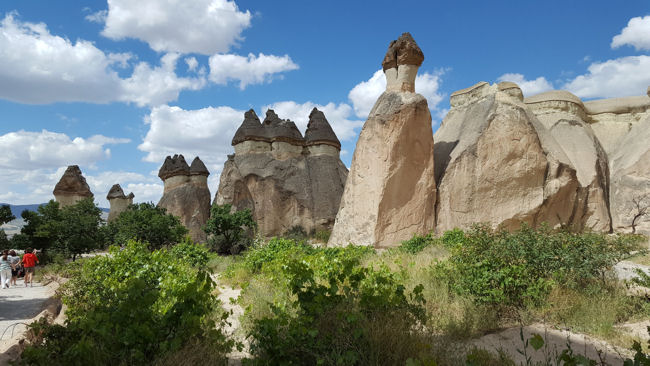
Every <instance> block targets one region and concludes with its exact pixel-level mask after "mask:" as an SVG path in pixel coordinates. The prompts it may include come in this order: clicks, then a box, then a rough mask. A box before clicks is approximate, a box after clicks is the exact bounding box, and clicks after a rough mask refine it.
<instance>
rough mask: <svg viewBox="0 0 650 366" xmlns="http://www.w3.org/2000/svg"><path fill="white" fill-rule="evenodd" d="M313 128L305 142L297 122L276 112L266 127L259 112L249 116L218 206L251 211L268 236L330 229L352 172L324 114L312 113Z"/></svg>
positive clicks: (224, 178)
mask: <svg viewBox="0 0 650 366" xmlns="http://www.w3.org/2000/svg"><path fill="white" fill-rule="evenodd" d="M258 126H261V127H258ZM309 126H310V127H308V129H307V131H306V132H305V135H306V137H307V139H304V138H303V137H302V135H301V134H300V131H299V130H298V129H297V127H296V125H295V124H294V123H293V122H291V121H287V120H282V119H280V117H278V115H277V114H276V113H275V112H274V111H272V110H269V111H267V113H266V118H265V119H264V122H263V123H262V124H260V122H259V119H258V118H257V116H256V115H255V112H253V111H248V112H246V114H245V116H244V122H242V125H241V127H240V128H239V130H238V131H237V133H236V138H234V139H233V146H234V148H235V154H234V155H229V156H228V160H227V161H226V163H225V164H224V168H223V171H222V173H221V178H220V182H219V190H218V192H217V195H216V196H215V200H214V202H215V203H216V204H219V205H222V204H226V203H227V204H230V205H232V207H233V208H234V209H235V210H243V209H250V210H251V212H252V213H253V218H254V219H255V221H256V222H257V225H258V229H259V231H260V233H261V234H262V235H265V236H272V235H280V234H283V233H285V232H286V231H287V230H289V229H291V228H293V227H294V226H300V227H302V228H303V229H304V230H305V231H307V232H310V231H312V230H322V229H331V227H332V225H333V223H334V218H335V217H336V212H337V211H338V207H339V202H340V200H341V195H342V193H343V187H344V184H345V179H346V177H347V173H348V171H347V169H346V167H345V165H343V163H342V162H341V160H340V158H339V151H340V143H339V142H338V138H337V137H336V135H335V134H334V131H332V128H331V126H330V125H329V123H328V122H327V119H326V118H325V116H324V115H323V114H322V112H320V111H318V110H315V111H312V114H311V115H310V122H309ZM259 136H264V138H259Z"/></svg>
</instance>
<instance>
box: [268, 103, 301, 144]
mask: <svg viewBox="0 0 650 366" xmlns="http://www.w3.org/2000/svg"><path fill="white" fill-rule="evenodd" d="M262 125H263V129H264V130H265V131H264V134H265V136H266V137H268V138H269V139H270V140H271V141H285V142H290V143H298V144H303V143H304V141H305V139H304V138H303V137H302V134H301V133H300V130H299V129H298V127H296V124H295V123H293V122H292V121H290V120H288V119H280V117H278V115H277V114H275V111H273V110H272V109H269V110H268V111H266V118H264V122H262Z"/></svg>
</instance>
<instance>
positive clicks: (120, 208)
mask: <svg viewBox="0 0 650 366" xmlns="http://www.w3.org/2000/svg"><path fill="white" fill-rule="evenodd" d="M134 197H135V195H134V194H133V192H131V193H129V195H128V196H127V195H125V194H124V191H123V190H122V187H120V185H119V184H114V185H113V186H112V187H111V190H110V191H108V194H107V195H106V199H107V200H108V203H109V204H110V205H111V209H110V211H109V213H108V220H107V221H108V222H111V221H113V220H115V219H116V218H117V217H118V216H120V214H121V213H122V212H124V211H126V209H127V208H128V207H129V205H131V204H133V198H134Z"/></svg>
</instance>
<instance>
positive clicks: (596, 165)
mask: <svg viewBox="0 0 650 366" xmlns="http://www.w3.org/2000/svg"><path fill="white" fill-rule="evenodd" d="M526 105H527V106H528V107H529V108H530V109H531V110H532V112H533V113H534V114H535V115H536V116H537V118H538V119H539V120H540V121H541V122H542V124H543V125H544V127H545V128H546V129H547V130H548V131H549V132H550V134H551V136H553V138H554V139H555V140H556V141H557V142H558V143H559V145H560V146H561V147H562V149H563V150H564V152H565V153H566V155H567V157H568V158H569V160H570V161H571V164H572V166H573V168H575V169H576V174H577V178H578V183H579V189H578V192H577V195H578V205H577V207H576V211H575V212H574V214H573V215H574V216H575V217H576V218H581V219H579V220H574V226H575V227H574V228H575V229H591V230H595V231H600V232H609V231H611V218H610V214H609V166H608V159H607V154H606V152H605V150H604V149H603V147H602V146H601V144H600V141H599V140H598V138H597V137H596V135H595V134H594V132H593V130H592V127H591V125H590V124H589V123H588V122H587V121H589V117H588V116H587V113H586V110H585V108H584V105H583V103H582V101H581V100H580V99H579V98H578V97H577V96H575V95H573V94H571V93H569V92H568V91H551V92H546V93H542V94H539V95H536V96H534V97H533V98H528V99H526Z"/></svg>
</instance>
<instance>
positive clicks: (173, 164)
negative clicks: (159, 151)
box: [158, 154, 210, 190]
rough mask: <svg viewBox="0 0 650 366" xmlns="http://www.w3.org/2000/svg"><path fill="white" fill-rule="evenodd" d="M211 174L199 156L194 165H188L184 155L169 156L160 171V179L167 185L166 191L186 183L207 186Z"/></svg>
mask: <svg viewBox="0 0 650 366" xmlns="http://www.w3.org/2000/svg"><path fill="white" fill-rule="evenodd" d="M209 175H210V172H209V171H208V168H206V166H205V164H203V162H202V161H201V159H199V157H198V156H197V157H196V158H194V160H193V161H192V165H187V162H185V157H183V155H179V154H176V155H174V156H167V157H166V158H165V162H164V163H163V165H162V166H161V167H160V170H159V171H158V177H159V178H160V179H162V181H163V182H164V183H165V190H168V189H170V188H172V187H173V186H175V185H178V184H181V183H184V182H195V183H201V184H203V183H205V184H207V179H208V176H209Z"/></svg>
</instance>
